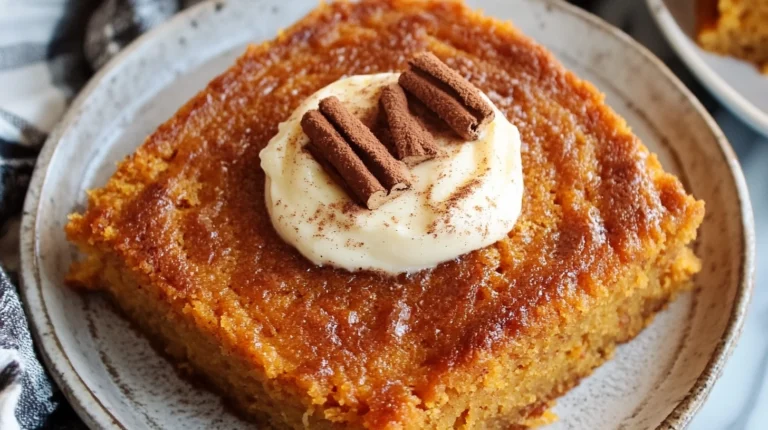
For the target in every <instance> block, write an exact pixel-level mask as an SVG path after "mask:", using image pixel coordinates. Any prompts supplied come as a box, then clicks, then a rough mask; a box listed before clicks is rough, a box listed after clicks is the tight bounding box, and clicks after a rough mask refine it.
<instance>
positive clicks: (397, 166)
mask: <svg viewBox="0 0 768 430" xmlns="http://www.w3.org/2000/svg"><path fill="white" fill-rule="evenodd" d="M301 127H302V129H303V130H304V133H306V134H307V136H309V139H310V144H309V145H308V147H307V149H308V151H309V152H310V154H312V155H313V157H315V159H317V161H318V163H320V165H321V166H322V167H323V168H324V169H325V170H326V171H327V172H328V173H329V175H331V177H333V178H340V179H341V181H340V182H341V185H342V187H343V188H345V190H347V191H348V192H349V193H350V194H351V196H352V197H353V198H354V199H355V200H357V201H358V202H360V203H361V204H362V205H364V206H365V207H367V208H368V209H376V208H378V207H379V206H381V205H383V204H384V203H386V202H388V201H389V200H391V199H393V198H395V197H397V196H399V195H400V194H402V193H403V192H404V191H406V190H407V189H408V188H410V186H411V176H410V173H409V172H408V171H407V169H406V167H405V165H404V164H403V163H402V162H400V161H398V160H396V159H395V158H394V157H392V155H391V154H390V153H389V151H387V149H386V148H385V147H384V145H383V144H382V143H381V142H379V140H378V139H377V138H376V137H375V136H374V135H373V133H371V131H370V130H369V129H368V128H367V127H365V125H364V124H363V123H362V122H360V120H358V119H357V118H356V117H355V116H354V115H352V114H351V113H350V112H349V111H347V110H346V108H344V106H343V105H342V104H341V102H339V100H338V99H336V98H335V97H329V98H326V99H323V100H321V101H320V109H319V110H310V111H308V112H306V113H305V114H304V116H303V117H302V119H301Z"/></svg>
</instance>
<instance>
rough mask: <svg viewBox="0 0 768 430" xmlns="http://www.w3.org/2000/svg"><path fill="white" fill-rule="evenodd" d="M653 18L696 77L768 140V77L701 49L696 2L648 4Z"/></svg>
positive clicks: (663, 0)
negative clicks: (696, 31)
mask: <svg viewBox="0 0 768 430" xmlns="http://www.w3.org/2000/svg"><path fill="white" fill-rule="evenodd" d="M647 2H648V7H649V8H650V9H651V15H652V16H653V17H654V19H655V20H656V23H657V24H658V25H659V27H660V28H661V31H662V33H663V34H664V36H665V37H666V38H667V40H668V41H669V43H670V45H672V47H673V48H674V49H675V51H677V54H678V55H679V56H680V58H681V59H682V60H683V62H684V63H685V64H686V65H687V66H688V68H690V69H691V71H692V72H693V74H694V75H696V77H697V78H698V79H699V80H700V81H701V83H702V84H704V86H706V87H707V88H708V89H709V91H711V92H712V94H714V95H715V97H717V98H718V99H719V100H720V102H721V103H723V104H724V105H725V106H726V107H728V109H729V110H731V111H732V112H733V113H734V114H735V115H736V116H738V117H740V118H741V119H742V120H743V121H744V122H746V123H747V124H749V125H751V126H752V127H753V128H754V129H755V130H757V131H758V132H760V133H762V134H763V135H765V136H768V76H766V75H763V74H762V73H760V71H759V70H758V69H757V67H755V66H754V65H753V64H750V63H747V62H745V61H742V60H738V59H736V58H732V57H726V56H721V55H717V54H713V53H711V52H709V51H705V50H704V49H701V48H700V47H699V45H697V44H696V41H695V28H696V23H695V16H696V15H695V9H694V8H695V0H647Z"/></svg>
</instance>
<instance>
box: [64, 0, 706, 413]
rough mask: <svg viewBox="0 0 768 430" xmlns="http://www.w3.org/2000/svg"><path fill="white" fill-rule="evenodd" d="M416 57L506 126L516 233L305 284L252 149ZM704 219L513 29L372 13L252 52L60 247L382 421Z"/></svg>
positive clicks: (353, 8)
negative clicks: (326, 93)
mask: <svg viewBox="0 0 768 430" xmlns="http://www.w3.org/2000/svg"><path fill="white" fill-rule="evenodd" d="M425 50H428V51H432V52H434V53H435V54H436V55H438V56H439V57H441V58H442V59H444V61H446V63H447V64H449V65H450V66H451V67H453V68H455V69H456V70H458V71H459V72H460V73H461V74H462V75H464V76H465V77H467V78H468V79H469V80H470V81H471V82H473V83H474V84H475V85H476V86H477V87H478V88H480V89H481V90H482V91H483V92H485V93H486V94H487V95H488V96H489V97H490V99H491V100H492V101H493V102H494V103H495V104H496V106H498V107H499V109H500V110H501V111H502V112H503V113H504V114H505V115H506V116H507V117H508V118H509V120H510V121H511V122H512V123H514V124H515V125H516V126H517V127H518V128H519V130H520V132H521V135H522V142H523V147H522V158H523V168H524V175H525V195H524V198H523V208H522V214H521V216H520V218H519V220H518V222H517V224H516V226H515V228H514V229H513V230H512V231H511V232H510V233H509V237H508V238H507V239H505V240H503V241H500V242H498V243H496V244H495V245H493V246H490V247H488V248H485V249H482V250H479V251H475V252H472V253H469V254H467V255H464V256H462V257H460V258H458V259H456V260H455V261H451V262H448V263H444V264H441V265H440V266H438V267H437V268H435V269H433V270H426V271H423V272H419V273H417V274H414V275H411V276H406V275H401V276H399V277H394V278H388V277H384V276H381V275H377V274H375V273H370V272H356V273H350V272H347V271H342V270H336V269H333V268H327V267H325V268H318V267H315V266H313V265H312V264H311V263H309V262H308V261H307V260H305V259H304V258H303V257H301V256H300V255H299V253H298V252H297V251H296V250H294V249H293V248H291V247H290V246H288V245H287V244H285V243H283V242H282V241H281V240H280V238H279V237H278V235H277V234H276V232H275V231H274V229H273V228H272V225H271V223H270V219H269V216H268V215H267V212H266V210H265V205H264V194H263V193H264V173H263V172H262V170H261V169H260V168H259V151H260V150H261V149H262V148H263V147H264V146H265V145H266V143H267V142H268V141H269V139H270V138H271V137H272V136H273V135H274V134H275V133H276V132H277V125H278V124H279V123H280V122H281V121H283V120H284V119H286V118H287V116H288V115H289V114H290V113H291V112H292V111H293V109H294V108H295V107H296V106H297V105H298V104H299V103H300V102H301V101H302V100H304V99H305V98H306V97H307V96H309V95H310V94H312V93H313V92H314V91H316V90H317V89H319V88H321V87H323V86H325V85H327V84H329V83H331V82H333V81H335V80H337V79H339V78H341V77H342V76H348V75H355V74H369V73H376V72H386V71H397V70H402V69H404V68H405V67H406V61H407V59H408V58H410V57H411V56H412V55H413V54H414V53H418V52H421V51H425ZM703 213H704V208H703V202H700V201H696V200H695V199H694V198H693V197H691V196H689V195H687V194H686V192H685V190H684V189H683V186H682V185H681V183H680V182H679V181H678V180H677V179H676V178H675V177H673V176H672V175H669V174H667V173H665V172H663V171H662V169H661V167H660V165H659V163H658V161H657V159H656V157H655V156H654V155H652V154H650V153H649V152H648V151H647V149H646V148H645V147H644V146H643V145H642V144H641V142H640V141H639V140H638V139H637V138H636V137H635V136H634V135H632V134H631V132H630V130H629V129H628V127H627V125H626V124H625V122H624V121H623V120H622V119H621V118H619V117H618V116H617V115H616V114H615V113H614V112H613V111H611V110H610V109H609V108H608V107H607V106H606V105H605V104H604V101H603V96H602V95H601V94H600V93H599V92H598V91H597V90H596V89H595V88H594V87H593V86H592V85H590V84H589V83H586V82H584V81H582V80H579V79H578V78H576V77H575V76H574V75H573V74H571V73H570V72H568V71H566V70H565V69H564V68H563V67H562V66H561V65H560V64H559V63H558V62H557V61H556V60H555V59H554V58H553V56H552V55H551V54H550V53H548V52H547V51H546V50H545V49H544V48H542V47H541V46H539V45H537V44H535V43H534V42H532V41H531V40H530V39H528V38H527V37H525V36H523V35H522V34H520V33H519V31H518V30H516V29H515V28H514V27H512V25H511V24H508V23H502V22H499V21H496V20H493V19H489V18H485V17H483V16H481V15H479V14H477V13H475V12H473V11H471V10H469V9H468V8H466V7H465V6H463V5H461V4H456V3H441V2H413V1H405V0H403V1H399V0H391V1H386V0H369V1H363V2H361V3H359V4H358V3H355V4H348V3H334V4H330V5H323V6H321V7H320V8H319V9H318V10H317V11H315V12H313V13H312V14H311V15H309V16H308V17H307V18H305V19H303V20H302V21H300V22H298V23H297V24H295V25H294V26H293V27H291V28H289V29H288V30H287V31H285V32H284V33H281V35H280V36H279V37H278V38H277V39H276V40H274V41H272V42H268V43H265V44H263V45H259V46H251V47H249V48H248V50H247V52H246V53H245V55H243V56H242V57H241V58H240V59H239V60H238V61H237V63H236V64H235V65H234V66H233V67H232V68H230V69H229V70H228V71H226V72H225V73H223V74H222V75H221V76H219V77H217V78H216V79H214V80H213V81H212V82H211V83H210V84H209V85H208V87H207V88H206V89H205V90H203V91H202V92H200V93H199V94H198V95H197V96H195V97H194V98H193V99H192V100H191V101H189V102H188V103H187V104H186V105H185V106H183V107H182V108H181V109H180V110H179V111H178V112H177V114H176V115H175V116H174V117H173V118H171V119H170V120H169V121H167V122H166V123H165V124H163V125H162V126H160V128H159V129H158V130H157V131H156V132H155V133H154V134H152V135H151V136H150V137H149V138H148V139H147V140H146V142H145V143H144V144H143V145H142V146H141V147H140V148H139V149H138V150H137V152H136V153H135V154H134V155H132V156H131V157H129V158H128V159H127V160H126V161H124V162H123V163H122V164H121V165H120V166H119V168H118V171H117V173H116V174H115V175H114V176H113V178H112V179H111V180H110V181H109V183H108V184H107V185H106V186H105V187H104V188H101V189H98V190H95V191H93V192H92V193H91V195H90V203H89V206H88V209H87V211H86V212H85V214H83V215H82V216H79V215H76V216H73V218H72V220H71V222H70V224H69V225H68V227H67V230H68V234H69V236H70V238H71V239H73V240H75V241H77V242H80V243H88V244H90V245H92V246H95V247H96V248H97V249H98V250H101V251H102V252H105V253H110V254H111V255H114V256H116V257H117V258H120V259H122V260H124V261H125V262H126V264H127V265H128V266H129V267H131V268H132V269H133V270H135V271H138V272H139V273H142V274H143V275H144V276H147V277H148V278H149V279H151V280H152V282H153V283H154V284H155V285H157V286H158V287H157V288H158V294H159V299H161V300H167V301H170V302H172V303H173V305H174V306H175V307H176V308H177V309H180V310H183V312H185V313H191V314H192V315H193V316H194V317H195V318H196V320H197V321H198V324H200V325H201V326H204V325H206V324H207V325H210V327H211V330H212V331H214V332H216V335H217V336H218V337H219V338H220V339H221V341H222V342H225V343H227V344H230V345H234V348H235V349H236V350H237V351H239V352H241V353H242V354H243V355H244V356H246V357H249V359H250V360H252V362H253V363H254V365H256V366H263V367H264V368H265V369H266V372H267V374H268V375H269V376H270V377H277V378H280V379H285V380H291V381H294V382H295V383H296V384H298V385H299V386H300V387H304V388H305V389H306V390H307V391H308V392H309V393H310V394H311V395H312V396H314V397H315V398H320V399H323V398H325V397H326V396H327V397H328V399H329V401H332V402H339V403H341V404H345V405H349V406H355V405H358V404H361V405H366V404H367V405H366V406H365V407H366V408H370V410H371V411H377V412H378V413H380V414H385V413H389V412H392V411H390V409H391V408H392V407H394V406H392V405H397V404H403V403H407V401H409V400H408V399H410V398H411V397H410V396H411V393H412V392H416V393H418V394H419V396H420V397H421V398H422V399H428V398H429V397H430V390H432V388H433V387H435V386H437V385H438V382H439V379H440V378H441V377H442V376H441V375H445V374H446V371H447V370H449V369H451V368H454V367H455V366H458V365H462V364H468V363H471V362H473V360H477V359H479V358H480V357H482V356H483V353H484V352H486V351H489V350H492V349H493V348H494V347H496V346H498V345H502V344H504V343H506V342H509V341H510V340H514V339H515V338H516V337H517V336H519V335H521V333H522V332H523V331H524V330H533V331H530V333H534V332H535V328H536V327H538V326H542V325H545V324H548V323H551V322H552V321H556V319H555V318H558V315H559V314H560V313H562V314H563V315H568V310H569V309H570V308H571V307H573V306H579V307H582V308H588V307H589V304H590V302H591V301H594V300H598V299H599V297H600V296H601V295H602V294H604V293H605V291H606V290H605V289H610V288H611V285H613V284H614V282H615V281H616V280H617V279H618V278H619V277H621V276H623V274H624V273H626V270H627V268H628V267H636V265H643V264H646V263H648V262H649V261H652V260H653V259H654V258H655V257H656V256H657V255H658V254H659V252H660V251H661V250H662V248H664V247H672V246H677V245H680V244H682V243H685V242H687V241H690V240H692V239H693V237H695V229H696V227H697V226H698V225H699V224H700V222H701V220H702V217H703ZM366 402H367V403H366ZM387 411H389V412H387ZM375 416H376V415H375V414H371V419H376V418H375Z"/></svg>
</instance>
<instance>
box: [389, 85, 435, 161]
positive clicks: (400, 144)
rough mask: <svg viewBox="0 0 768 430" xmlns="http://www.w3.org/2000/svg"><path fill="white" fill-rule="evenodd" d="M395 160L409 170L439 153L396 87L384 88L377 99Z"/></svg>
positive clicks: (401, 92) (401, 90)
mask: <svg viewBox="0 0 768 430" xmlns="http://www.w3.org/2000/svg"><path fill="white" fill-rule="evenodd" d="M379 103H380V104H381V108H382V110H383V111H384V114H385V117H386V120H387V125H388V127H389V132H390V133H391V135H392V141H393V144H394V147H395V152H396V153H397V158H398V159H400V160H402V161H403V162H404V163H405V164H406V165H408V166H410V167H412V166H415V165H417V164H419V163H421V162H423V161H426V160H430V159H432V158H435V157H437V155H438V154H439V153H440V149H439V148H438V146H437V144H436V143H435V139H434V138H433V137H432V134H430V133H429V132H428V131H427V130H426V129H425V128H424V127H423V126H422V125H421V124H420V123H419V122H418V120H417V119H416V118H414V116H413V115H412V114H411V112H410V110H409V109H408V99H407V98H406V95H405V91H403V89H402V87H400V85H398V84H391V85H388V86H387V87H385V88H384V90H382V92H381V97H380V98H379Z"/></svg>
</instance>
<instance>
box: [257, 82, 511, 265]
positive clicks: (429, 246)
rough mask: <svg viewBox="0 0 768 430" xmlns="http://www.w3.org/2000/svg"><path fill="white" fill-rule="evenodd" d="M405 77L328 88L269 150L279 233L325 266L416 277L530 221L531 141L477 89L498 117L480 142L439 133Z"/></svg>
mask: <svg viewBox="0 0 768 430" xmlns="http://www.w3.org/2000/svg"><path fill="white" fill-rule="evenodd" d="M399 77H400V74H399V73H379V74H373V75H355V76H349V77H345V78H342V79H339V80H338V81H335V82H332V83H330V84H328V85H327V86H325V87H323V88H321V89H319V90H318V91H317V92H315V93H314V94H312V95H311V96H309V97H308V98H306V99H305V100H304V101H303V102H302V103H301V104H300V105H299V106H297V107H296V109H295V110H294V111H293V113H292V114H291V115H290V116H289V117H288V118H287V119H286V120H285V121H283V122H282V123H281V124H280V125H279V126H278V132H277V134H275V136H274V137H273V138H272V139H271V140H270V141H269V144H268V145H267V147H266V148H264V149H263V150H262V151H261V153H260V157H261V167H262V168H263V169H264V172H265V174H266V183H265V186H264V199H265V203H266V206H267V210H268V212H269V217H270V220H271V221H272V225H273V226H274V228H275V230H276V231H277V233H278V234H279V235H280V237H282V238H283V239H284V240H285V241H286V243H288V244H289V245H291V246H293V247H294V248H296V249H297V250H298V251H299V253H301V255H303V256H304V257H306V258H307V259H309V261H311V262H313V263H314V264H316V265H319V266H333V267H337V268H342V269H346V270H350V271H358V270H374V271H377V272H381V273H385V274H389V275H398V274H401V273H415V272H417V271H419V270H423V269H428V268H433V267H435V266H437V265H438V264H440V263H442V262H444V261H449V260H451V259H455V258H456V257H458V256H460V255H463V254H466V253H467V252H470V251H474V250H477V249H480V248H483V247H485V246H488V245H491V244H493V243H494V242H496V241H498V240H501V239H503V238H505V237H507V235H508V234H509V232H510V231H511V230H512V228H513V227H514V225H515V223H516V221H517V219H518V217H519V216H520V210H521V208H522V201H523V169H522V162H521V158H520V153H521V151H520V147H521V144H522V143H521V140H520V133H519V132H518V130H517V128H516V127H515V126H514V124H512V123H510V122H509V121H508V120H507V118H506V117H505V116H504V115H503V114H502V113H501V112H500V111H499V110H498V109H497V108H496V107H495V106H493V104H492V102H491V101H490V100H488V99H487V98H486V97H485V96H484V95H483V94H482V93H480V91H479V90H477V92H478V97H481V98H482V99H483V100H485V101H486V102H487V103H488V104H489V105H490V106H491V109H492V110H493V111H494V112H495V115H493V120H492V121H491V122H490V123H489V124H487V125H486V126H485V129H483V130H482V132H481V133H479V136H478V138H477V139H476V140H474V141H471V142H470V141H468V140H467V139H464V138H461V137H459V136H458V135H454V134H455V133H454V132H453V131H450V133H443V132H435V133H432V128H431V127H430V126H431V125H433V123H432V121H434V120H436V118H428V117H426V116H425V117H422V115H423V114H427V115H428V116H429V117H431V116H432V113H431V112H425V110H427V108H426V107H424V106H419V105H421V104H422V103H420V102H419V101H418V100H417V99H416V98H415V97H413V96H412V95H410V94H408V92H407V91H406V90H405V89H404V88H401V87H400V86H399V85H398V79H399ZM406 95H407V98H406ZM342 104H343V107H342V106H341V105H342ZM422 107H423V108H424V109H422ZM409 108H410V111H409V110H408V109H409ZM361 113H365V117H366V118H370V119H374V118H375V119H376V121H377V127H376V128H374V130H376V131H375V132H374V131H370V130H368V129H367V128H366V125H365V124H367V123H366V122H365V121H359V120H357V119H356V118H355V116H358V115H360V114H361ZM360 117H362V115H360ZM486 117H489V118H490V117H491V116H490V115H486ZM379 120H381V123H378V121H379ZM441 121H442V120H441ZM476 123H477V124H478V125H479V124H483V121H482V120H478V121H476ZM379 125H381V126H382V127H381V128H379V127H378V126H379ZM422 127H423V128H422ZM435 130H438V129H437V128H436V129H435ZM476 130H477V131H478V132H479V130H480V128H477V129H476ZM378 132H381V133H382V134H378ZM422 133H423V134H422ZM378 136H381V137H380V138H381V140H380V141H379V140H376V137H378ZM398 141H399V143H398ZM385 151H386V152H385ZM313 153H314V156H312V154H313ZM436 154H437V155H438V156H435V155H436ZM401 156H402V160H400V161H398V160H397V158H398V157H401ZM376 157H379V158H376ZM430 157H434V158H432V159H431V160H429V161H425V160H428V159H429V158H430ZM325 160H328V161H325ZM376 160H378V162H376ZM408 164H410V166H408ZM396 166H399V167H396ZM406 174H409V175H410V176H406ZM334 175H338V176H337V177H334ZM347 184H349V185H347ZM398 185H400V187H398ZM406 187H407V192H403V191H406V190H405V189H404V188H406ZM353 190H357V191H356V192H353ZM388 193H389V194H388ZM397 193H400V194H399V195H398V197H397V199H394V200H391V201H388V199H389V198H390V197H391V196H392V195H394V194H397ZM384 201H387V203H386V204H383V205H382V203H383V202H384ZM357 202H361V203H362V204H360V205H358V204H357ZM377 205H381V206H378V207H377ZM366 207H367V208H371V209H373V208H375V210H367V209H365V208H366Z"/></svg>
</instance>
